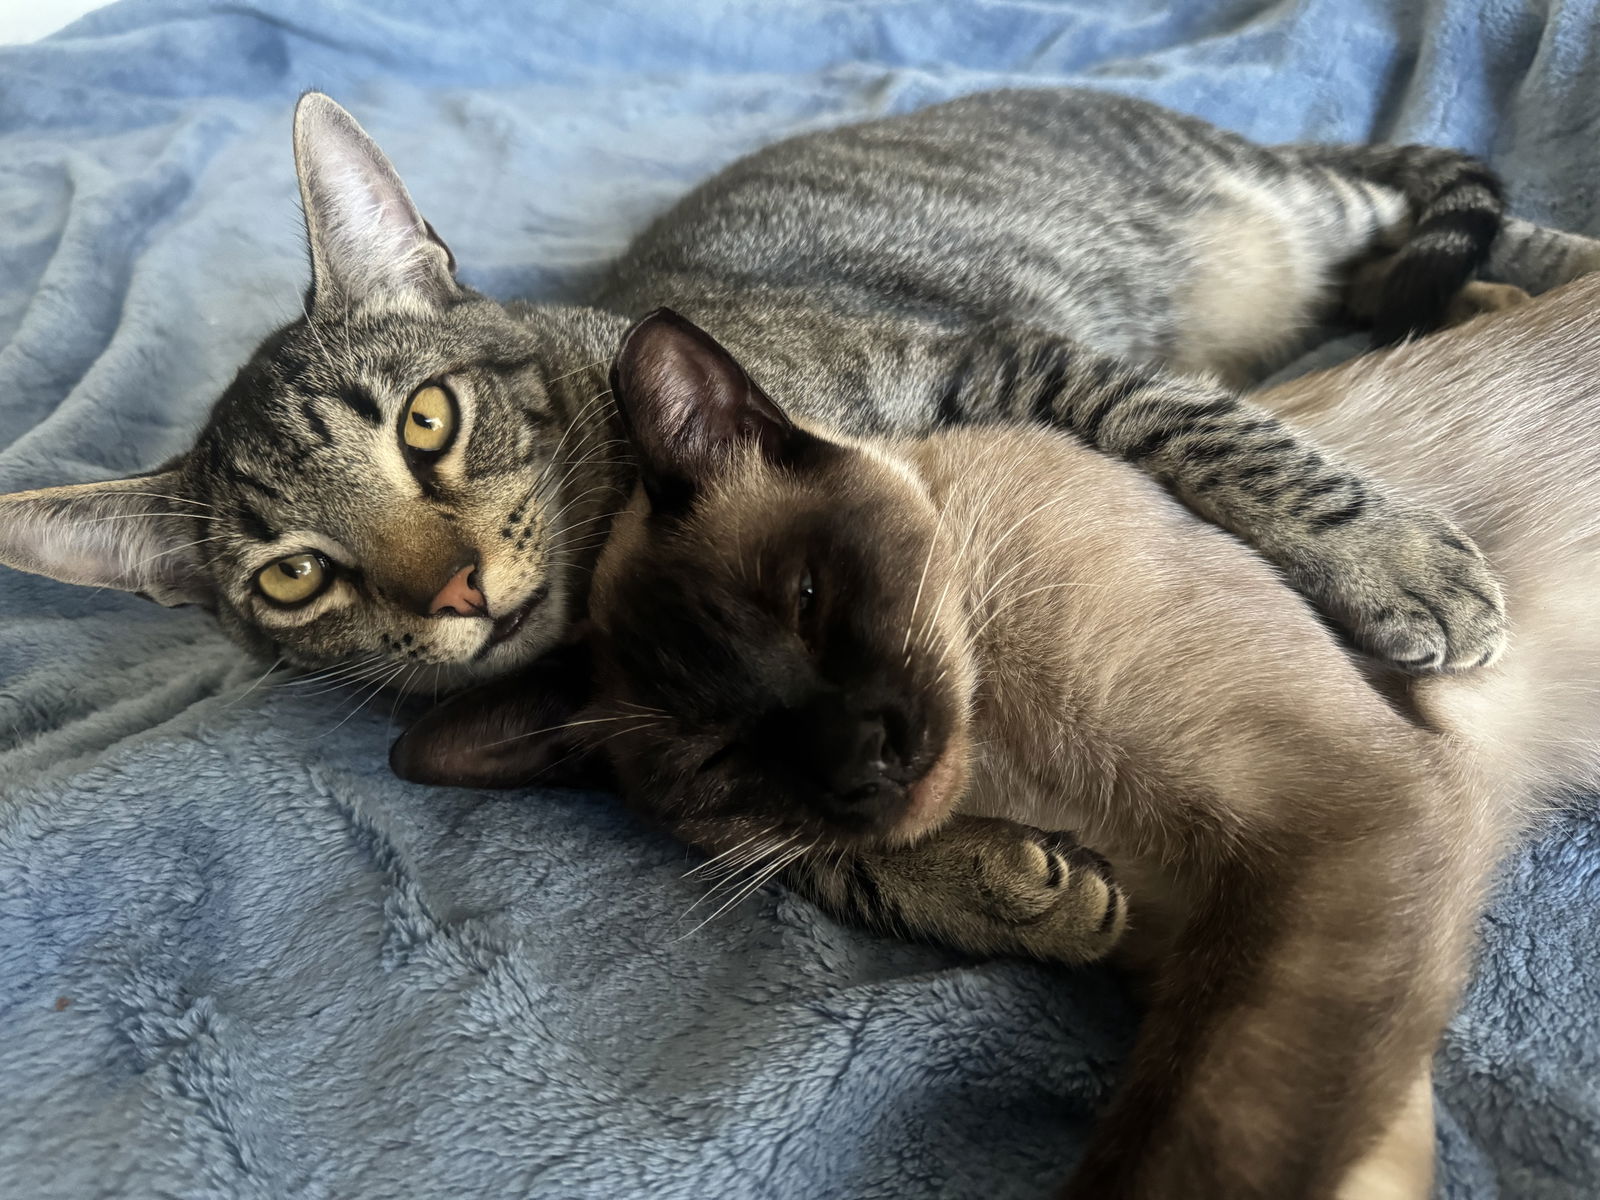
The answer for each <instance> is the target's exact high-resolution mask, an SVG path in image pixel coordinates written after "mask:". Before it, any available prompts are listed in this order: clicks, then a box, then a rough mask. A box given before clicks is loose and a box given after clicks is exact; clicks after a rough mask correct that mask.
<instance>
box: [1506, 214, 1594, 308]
mask: <svg viewBox="0 0 1600 1200" xmlns="http://www.w3.org/2000/svg"><path fill="white" fill-rule="evenodd" d="M1487 271H1488V274H1489V276H1490V277H1491V278H1493V279H1497V280H1500V281H1501V282H1503V283H1510V284H1515V285H1516V286H1517V287H1520V288H1525V289H1526V290H1528V291H1530V292H1533V293H1534V294H1535V295H1537V294H1538V293H1540V292H1547V291H1549V290H1550V289H1551V288H1553V287H1559V286H1560V285H1561V284H1563V283H1569V282H1571V281H1572V280H1574V279H1576V278H1578V277H1579V276H1580V275H1587V274H1589V272H1591V271H1600V239H1596V238H1592V237H1584V236H1583V235H1582V234H1580V233H1567V232H1565V231H1563V230H1560V229H1546V228H1544V227H1543V226H1541V225H1535V224H1533V223H1532V222H1529V221H1522V220H1518V219H1516V218H1514V217H1513V218H1510V219H1508V220H1507V221H1506V223H1505V227H1504V228H1503V229H1501V231H1500V236H1499V237H1498V238H1497V239H1495V243H1494V249H1493V251H1491V253H1490V255H1489V265H1488V269H1487Z"/></svg>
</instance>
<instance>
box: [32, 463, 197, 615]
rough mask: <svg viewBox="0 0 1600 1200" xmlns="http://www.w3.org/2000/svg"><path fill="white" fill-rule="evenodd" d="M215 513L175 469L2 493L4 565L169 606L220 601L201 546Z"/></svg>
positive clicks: (64, 581)
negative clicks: (186, 490) (190, 495)
mask: <svg viewBox="0 0 1600 1200" xmlns="http://www.w3.org/2000/svg"><path fill="white" fill-rule="evenodd" d="M209 517H210V510H209V509H208V508H207V507H206V506H205V505H203V504H200V503H198V502H196V501H193V500H188V499H184V498H183V491H182V488H181V484H180V481H179V479H178V476H177V472H175V471H164V472H162V473H160V474H156V475H140V476H135V477H134V478H132V479H113V480H110V481H108V482H106V483H83V484H76V485H72V486H68V487H53V488H41V489H39V490H38V491H33V492H14V493H12V494H11V495H9V496H0V564H3V565H5V566H8V567H15V568H16V569H17V570H19V571H28V572H31V573H32V574H34V575H48V576H49V577H50V578H52V579H59V580H61V582H63V583H78V584H84V585H86V586H88V587H107V588H120V589H121V590H123V591H127V592H138V593H140V594H141V595H145V596H148V597H149V598H150V599H152V600H156V601H158V602H160V603H162V604H166V605H169V606H171V605H177V604H202V605H206V606H207V607H209V606H211V604H212V603H213V597H212V591H211V587H210V584H209V582H208V581H207V579H206V577H205V574H204V571H203V570H202V568H201V564H200V559H199V556H198V555H197V554H196V553H195V550H196V546H195V545H194V543H195V541H196V539H197V538H203V537H205V536H206V533H205V527H206V526H207V525H209V523H210V521H209Z"/></svg>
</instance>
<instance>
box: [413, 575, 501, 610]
mask: <svg viewBox="0 0 1600 1200" xmlns="http://www.w3.org/2000/svg"><path fill="white" fill-rule="evenodd" d="M488 607H489V605H488V602H487V601H485V600H484V598H483V593H482V592H480V591H479V590H478V568H476V567H462V568H461V570H459V571H457V572H456V573H455V574H454V575H452V576H450V582H449V583H447V584H445V585H444V586H443V587H442V588H440V589H439V594H438V595H437V596H435V597H434V598H433V603H432V604H430V605H429V606H428V615H429V616H430V617H437V616H438V615H439V614H440V613H443V612H453V613H455V614H456V616H458V617H475V616H478V615H480V614H482V613H484V612H486V611H487V610H488Z"/></svg>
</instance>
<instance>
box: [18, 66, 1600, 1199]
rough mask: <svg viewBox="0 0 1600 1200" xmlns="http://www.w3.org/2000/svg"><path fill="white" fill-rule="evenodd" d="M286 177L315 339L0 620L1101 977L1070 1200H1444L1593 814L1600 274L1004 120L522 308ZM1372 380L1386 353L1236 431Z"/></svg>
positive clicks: (54, 558) (348, 136)
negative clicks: (270, 691) (26, 621)
mask: <svg viewBox="0 0 1600 1200" xmlns="http://www.w3.org/2000/svg"><path fill="white" fill-rule="evenodd" d="M294 148H295V159H296V165H297V169H298V174H299V180H300V186H301V194H302V201H303V206H304V210H305V216H306V224H307V231H308V235H309V242H310V248H311V267H312V282H311V287H310V290H309V292H308V294H307V297H306V305H305V313H304V315H303V317H301V318H300V319H297V320H295V321H293V322H291V323H290V324H288V325H286V326H285V327H283V328H282V329H279V330H278V331H276V332H275V333H273V334H272V335H271V336H270V337H268V338H267V339H266V341H264V342H263V343H262V345H261V346H260V347H259V349H258V350H257V351H256V353H255V354H254V355H253V356H252V358H251V359H250V361H249V362H247V363H246V364H245V365H244V366H243V367H242V368H241V370H240V371H239V373H238V375H237V377H236V378H235V379H234V381H233V382H232V384H231V385H230V386H229V387H228V388H227V389H226V391H225V392H224V393H223V395H222V396H221V398H220V399H219V400H218V401H217V404H216V406H215V407H214V409H213V411H212V413H211V415H210V417H209V419H208V420H207V422H206V424H205V426H204V427H203V428H202V429H201V431H200V432H199V434H198V436H197V438H196V440H195V443H194V445H193V447H192V448H191V449H190V450H189V451H188V452H186V453H184V454H183V455H181V456H180V457H179V458H177V459H175V460H174V461H172V462H169V463H167V464H165V465H164V466H162V467H159V468H157V469H155V470H153V471H151V472H149V473H147V474H143V475H139V476H134V477H131V478H128V479H122V480H113V481H109V482H105V483H98V484H83V485H70V486H64V487H58V488H47V489H43V490H39V491H33V492H25V493H18V494H14V495H11V496H6V497H0V562H4V563H6V564H8V565H10V566H13V567H16V568H19V569H22V570H27V571H33V572H36V573H40V574H46V575H51V576H54V577H56V578H58V579H61V580H63V581H66V582H69V583H76V584H83V585H88V586H101V587H104V586H112V587H121V588H125V589H128V590H131V591H136V592H140V593H143V594H145V595H148V596H150V597H152V598H154V599H156V600H158V601H161V602H162V603H167V604H184V603H193V604H201V605H204V606H205V607H207V608H208V609H210V610H211V611H212V612H214V613H215V614H216V617H217V620H218V621H219V623H220V624H221V625H222V627H223V628H224V629H226V630H227V631H228V632H229V633H230V634H231V635H232V636H233V637H235V638H236V639H237V640H238V642H239V643H240V644H241V645H242V646H243V647H244V648H245V649H247V650H248V651H250V652H252V653H255V654H258V655H260V656H262V657H263V659H264V660H265V661H268V662H278V663H281V664H285V665H287V666H289V667H291V668H295V669H300V670H304V671H313V672H323V673H325V677H326V678H328V679H329V680H337V679H359V680H361V681H363V682H364V683H365V684H366V685H368V686H371V687H374V688H376V687H379V686H387V687H392V688H395V689H400V690H406V689H416V688H421V687H428V688H434V687H442V688H446V689H450V690H454V691H456V693H457V694H456V695H455V696H454V697H453V698H451V699H449V700H446V701H445V702H444V703H443V704H441V705H440V706H438V707H437V708H436V709H435V710H434V711H432V712H431V713H429V714H428V715H427V716H425V717H423V718H422V720H421V721H420V722H418V723H417V724H416V725H415V726H414V727H413V728H412V729H410V730H409V731H408V732H407V733H406V734H405V735H404V736H403V737H402V738H401V740H400V741H399V742H398V743H397V744H396V746H395V748H394V751H393V754H392V762H393V764H394V766H395V768H396V770H397V771H398V772H399V773H400V774H401V775H403V776H405V777H407V778H411V779H415V780H420V781H424V782H439V783H450V784H457V785H462V784H465V785H477V786H499V787H517V786H524V785H528V784H532V783H536V782H542V783H550V782H571V783H584V784H595V783H603V784H605V785H607V786H611V787H614V788H616V789H618V790H620V791H621V792H622V793H623V795H624V796H625V797H627V798H628V800H629V801H630V802H631V803H633V804H634V805H635V806H636V807H637V808H638V809H639V810H640V811H641V812H642V813H644V814H645V815H646V816H648V817H649V818H650V819H652V820H654V821H656V822H658V823H660V824H661V825H663V826H665V827H666V828H668V829H670V830H671V831H672V832H674V833H675V834H676V835H678V836H680V837H682V838H684V839H685V840H687V841H688V842H690V843H692V844H694V845H696V846H698V847H700V848H702V849H703V850H704V851H706V852H707V853H708V854H711V855H713V856H714V857H715V859H716V861H717V862H719V863H721V864H723V865H725V866H727V867H729V868H730V869H733V870H735V871H738V872H742V873H744V875H745V876H746V877H747V886H751V887H754V886H757V885H758V884H759V882H760V881H762V880H765V879H767V878H782V879H783V880H784V882H786V883H787V884H788V885H789V886H791V887H793V888H794V889H795V890H797V891H799V892H801V893H802V894H804V895H806V896H808V897H810V898H812V899H814V900H815V901H816V902H817V903H819V904H820V905H822V906H823V907H825V908H827V909H828V910H830V911H832V912H834V913H836V914H837V915H839V916H840V917H841V918H843V919H846V920H851V921H855V922H860V923H866V924H869V925H872V926H875V927H878V928H881V929H884V930H886V931H889V932H893V933H896V934H900V935H903V936H908V937H917V938H923V939H931V940H935V941H939V942H943V943H946V944H949V945H952V946H955V947H957V948H960V949H963V950H967V951H971V952H975V953H980V954H997V953H998V954H1007V953H1010V954H1023V955H1029V956H1033V957H1036V958H1040V959H1044V960H1050V961H1058V962H1068V963H1083V962H1089V961H1094V960H1099V959H1105V958H1111V959H1112V960H1113V961H1118V962H1121V963H1122V964H1124V965H1126V966H1127V967H1128V968H1129V969H1130V970H1132V971H1134V972H1135V973H1136V975H1137V977H1138V978H1139V979H1140V980H1141V981H1142V986H1143V988H1144V991H1145V996H1146V1001H1147V1012H1146V1015H1145V1018H1144V1021H1143V1024H1142V1026H1141V1032H1140V1036H1139V1040H1138V1043H1137V1045H1136V1047H1135V1049H1134V1051H1133V1053H1132V1056H1131V1060H1130V1061H1129V1063H1128V1064H1127V1068H1126V1072H1125V1079H1124V1081H1123V1083H1122V1085H1121V1087H1120V1089H1119V1091H1118V1093H1117V1095H1116V1097H1115V1098H1114V1100H1113V1102H1112V1103H1111V1105H1110V1107H1109V1108H1108V1110H1107V1111H1106V1113H1105V1114H1104V1115H1103V1117H1102V1119H1101V1121H1100V1122H1099V1124H1098V1126H1097V1128H1096V1132H1095V1134H1094V1136H1093V1138H1092V1140H1091V1144H1090V1147H1089V1150H1088V1152H1087V1154H1086V1156H1085V1157H1084V1159H1083V1160H1082V1161H1081V1162H1080V1163H1078V1164H1077V1166H1076V1167H1075V1169H1072V1170H1070V1171H1069V1170H1068V1169H1067V1168H1066V1166H1065V1165H1064V1167H1063V1179H1062V1181H1061V1182H1062V1184H1063V1185H1064V1186H1065V1188H1066V1191H1065V1194H1066V1195H1068V1196H1074V1197H1077V1196H1083V1197H1089V1196H1093V1197H1151V1198H1155V1197H1163V1198H1165V1197H1179V1196H1181V1197H1186V1198H1187V1197H1228V1198H1230V1200H1232V1198H1239V1197H1262V1198H1268V1197H1270V1198H1272V1200H1281V1198H1284V1197H1341V1198H1344V1200H1358V1198H1361V1200H1365V1198H1380V1197H1390V1196H1393V1197H1417V1196H1423V1195H1426V1194H1427V1193H1428V1191H1429V1187H1430V1180H1431V1172H1432V1161H1433V1148H1432V1147H1433V1141H1432V1138H1433V1128H1432V1110H1431V1100H1430V1095H1431V1093H1430V1088H1429V1062H1430V1058H1431V1054H1432V1051H1433V1048H1434V1046H1435V1044H1436V1042H1437V1039H1438V1037H1439V1034H1440V1031H1441V1029H1442V1027H1443V1024H1444V1022H1445V1021H1446V1020H1447V1018H1448V1016H1449V1013H1450V1011H1451V1008H1452V1005H1453V1004H1454V1002H1455V1000H1456V997H1457V994H1458V992H1459V990H1460V988H1461V986H1462V982H1463V979H1464V976H1465V974H1466V972H1467V970H1468V969H1469V966H1470V961H1471V951H1472V944H1471V943H1472V931H1473V927H1474V922H1475V918H1476V916H1477V913H1478V911H1479V909H1480V907H1481V905H1482V902H1483V899H1484V896H1485V893H1486V891H1487V889H1488V887H1489V886H1490V884H1491V883H1492V880H1493V873H1494V868H1495V864H1496V862H1497V861H1498V859H1499V857H1500V856H1501V855H1502V854H1503V853H1504V851H1505V850H1506V848H1507V847H1508V846H1509V845H1510V844H1511V843H1512V842H1513V841H1514V839H1516V838H1517V837H1518V836H1520V835H1521V834H1523V833H1524V832H1525V831H1526V830H1527V829H1528V828H1529V827H1530V825H1531V824H1532V822H1533V821H1534V820H1535V819H1536V817H1537V814H1538V812H1539V811H1540V810H1541V809H1542V808H1544V807H1547V806H1549V805H1551V804H1553V803H1555V802H1557V801H1559V799H1560V798H1561V796H1562V795H1564V794H1566V793H1568V792H1570V791H1571V790H1573V789H1577V788H1582V787H1585V786H1588V785H1591V784H1592V783H1594V782H1596V775H1597V770H1596V768H1597V757H1600V756H1597V750H1596V743H1595V740H1594V738H1593V736H1592V734H1593V730H1594V728H1595V725H1596V721H1595V716H1596V709H1597V708H1600V672H1597V671H1596V670H1595V669H1594V668H1595V665H1596V660H1597V659H1600V627H1597V623H1596V620H1595V618H1594V617H1593V616H1591V615H1590V610H1591V608H1592V605H1591V604H1590V603H1589V597H1590V595H1591V594H1592V592H1593V590H1594V589H1593V587H1592V583H1593V582H1594V581H1595V580H1596V576H1597V575H1600V556H1597V553H1596V551H1595V549H1594V539H1595V532H1596V530H1595V526H1596V524H1597V521H1600V498H1597V496H1596V488H1595V486H1594V483H1595V481H1596V479H1597V478H1600V448H1597V447H1596V439H1595V438H1594V437H1593V436H1592V435H1591V432H1590V425H1591V419H1590V407H1591V406H1590V404H1589V392H1590V391H1591V390H1592V381H1593V380H1595V379H1596V378H1597V375H1600V372H1597V370H1596V366H1595V361H1594V359H1595V355H1596V354H1597V352H1600V321H1597V317H1596V305H1597V302H1600V285H1597V284H1596V282H1595V280H1594V277H1590V278H1589V279H1580V278H1579V277H1580V276H1583V275H1584V274H1585V272H1587V271H1590V270H1593V269H1594V268H1596V267H1600V243H1596V242H1594V241H1591V240H1589V239H1586V238H1582V237H1578V236H1575V235H1571V234H1565V233H1561V232H1557V231H1554V230H1548V229H1542V228H1537V227H1534V226H1531V225H1528V224H1526V223H1524V222H1520V221H1517V220H1514V219H1510V218H1508V217H1506V216H1505V214H1504V201H1503V198H1502V193H1501V188H1500V185H1499V183H1498V181H1497V180H1496V179H1495V178H1494V176H1493V175H1492V174H1491V173H1489V172H1488V171H1487V170H1486V169H1485V168H1484V167H1483V166H1482V165H1481V164H1479V163H1477V162H1475V161H1474V160H1472V159H1470V158H1468V157H1465V156H1463V155H1460V154H1457V153H1455V152H1452V151H1448V150H1440V149H1431V148H1426V147H1328V146H1315V145H1297V146H1286V147H1263V146H1257V145H1253V144H1251V143H1249V142H1246V141H1244V140H1243V139H1240V138H1237V137H1235V136H1233V135H1231V134H1228V133H1226V132H1223V131H1220V130H1217V129H1215V128H1212V127H1210V126H1207V125H1205V124H1203V123H1201V122H1199V121H1195V120H1192V119H1189V118H1186V117H1182V116H1179V115H1177V114H1175V113H1171V112H1167V111H1165V110H1161V109H1158V108H1155V107H1153V106H1150V105H1147V104H1144V103H1141V102H1138V101H1133V100H1129V99H1125V98H1120V97H1115V96H1111V95H1106V94H1101V93H1095V92H1088V91H1077V90H1039V91H1009V92H994V93H985V94H978V95H974V96H970V97H967V98H964V99H961V100H957V101H954V102H951V103H948V104H945V105H941V106H938V107H935V108H931V109H927V110H924V111H921V112H918V113H913V114H910V115H907V116H898V117H891V118H887V119H884V120H881V121H876V122H871V123H868V124H865V125H857V126H850V127H845V128H842V129H836V130H831V131H825V132H821V133H815V134H810V135H807V136H804V137H800V138H796V139H793V140H790V141H788V142H783V143H779V144H777V145H775V146H772V147H769V148H767V149H765V150H763V151H760V152H758V153H756V154H754V155H752V156H750V157H748V158H746V159H743V160H741V161H740V162H737V163H735V164H734V165H733V166H731V167H729V168H728V169H726V170H725V171H724V172H722V173H721V174H720V175H718V176H717V177H716V178H714V179H713V180H711V181H710V182H708V183H707V184H705V185H703V186H702V187H701V188H699V189H698V190H696V191H694V192H692V193H691V194H690V195H689V196H688V197H687V198H685V199H684V200H683V201H682V202H681V203H680V204H679V205H677V206H676V207H675V208H674V209H672V210H671V211H670V212H668V213H667V214H665V215H664V216H663V217H661V218H660V219H659V220H658V221H657V222H656V223H655V224H654V225H652V226H651V227H650V228H649V229H647V230H646V231H645V232H644V233H643V234H641V235H640V237H639V238H638V239H637V240H636V241H635V242H634V244H633V245H632V247H631V248H630V249H629V250H628V251H627V252H626V253H625V254H624V255H623V256H622V258H621V259H620V260H619V261H618V262H617V263H616V264H615V265H614V267H613V269H612V270H611V271H610V273H609V274H608V276H607V277H606V278H605V279H604V280H603V281H602V282H601V283H600V284H599V285H598V286H597V288H596V289H595V292H594V295H593V297H592V303H591V304H590V305H587V306H555V305H529V304H522V303H511V304H500V303H497V302H495V301H493V300H490V299H488V298H486V297H484V296H481V295H479V294H477V293H475V292H473V291H472V290H471V289H469V288H467V287H465V286H464V285H462V284H461V283H460V282H459V281H458V280H457V279H456V276H455V263H454V260H453V258H452V256H451V254H450V252H449V250H448V249H447V248H446V246H445V244H444V242H443V241H442V240H441V239H440V237H439V236H438V234H437V233H436V232H435V231H434V230H433V228H432V227H431V226H430V225H429V224H428V223H427V222H426V221H425V220H424V219H423V217H422V216H421V214H420V213H418V212H417V210H416V208H415V207H414V205H413V204H412V202H411V200H410V197H409V195H408V194H407V192H406V189H405V186H404V184H403V183H402V182H401V180H400V178H399V176H398V175H397V174H396V172H395V170H394V168H393V167H392V165H391V164H390V163H389V162H388V160H387V159H386V158H385V157H384V156H383V154H382V153H381V152H380V151H379V150H378V148H377V147H376V146H375V145H374V144H373V143H372V141H371V140H370V139H369V138H368V137H367V136H366V134H365V133H364V132H363V131H362V130H361V129H360V127H359V126H358V125H357V124H356V122H355V121H354V120H353V119H352V118H351V117H350V115H349V114H348V113H346V112H345V111H344V110H343V109H341V108H339V107H338V106H337V105H336V104H335V103H334V102H333V101H331V100H330V99H328V98H327V97H325V96H322V95H319V94H316V93H312V94H309V95H307V96H306V97H304V98H303V99H302V101H301V103H300V105H299V108H298V109H297V112H296V117H295V125H294ZM1489 280H1495V281H1498V282H1489ZM1574 280H1576V282H1570V281H1574ZM1561 285H1565V286H1561ZM1551 289H1556V290H1555V291H1554V293H1553V294H1552V295H1549V296H1542V297H1540V298H1538V299H1535V300H1531V301H1527V302H1523V301H1525V300H1526V293H1529V292H1531V293H1542V292H1545V291H1549V290H1551ZM662 304H667V305H670V308H659V307H658V306H659V305H662ZM1490 310H1504V311H1490ZM646 314H648V315H646ZM1474 314H1481V315H1474ZM1463 320H1465V323H1464V324H1460V325H1459V327H1457V328H1451V329H1448V330H1447V331H1445V332H1442V333H1437V334H1434V335H1433V336H1430V337H1426V338H1423V339H1422V340H1408V339H1409V338H1410V337H1411V335H1413V334H1420V333H1423V332H1425V331H1428V330H1430V329H1434V328H1436V327H1439V326H1442V325H1447V324H1453V323H1456V322H1460V321H1463ZM1338 323H1346V324H1358V325H1361V326H1363V327H1367V328H1370V329H1371V330H1372V332H1373V334H1374V336H1375V338H1376V339H1377V340H1378V341H1380V342H1384V343H1401V344H1399V345H1397V346H1396V347H1395V348H1393V349H1390V350H1387V351H1384V352H1381V353H1378V354H1374V355H1371V356H1368V357H1364V358H1361V359H1357V360H1355V361H1354V362H1351V363H1349V364H1346V365H1344V366H1341V367H1338V368H1335V369H1333V370H1331V371H1327V372H1323V373H1321V374H1318V375H1314V376H1309V377H1306V378H1302V379H1300V380H1297V381H1295V382H1292V383H1290V384H1287V385H1283V386H1280V387H1277V388H1274V389H1272V390H1270V391H1266V392H1262V393H1256V394H1251V395H1249V396H1248V397H1247V396H1246V395H1244V394H1242V393H1241V391H1240V390H1239V389H1240V387H1242V386H1244V385H1245V384H1247V383H1249V382H1251V381H1253V380H1255V379H1258V378H1260V377H1262V376H1263V375H1265V374H1266V373H1267V372H1268V371H1270V370H1271V369H1272V368H1273V367H1275V366H1277V365H1279V364H1281V363H1283V362H1285V361H1287V360H1288V359H1289V358H1291V357H1292V356H1293V355H1294V354H1295V353H1296V351H1297V350H1299V349H1302V348H1303V347H1304V346H1305V345H1306V344H1307V343H1308V342H1309V341H1310V340H1311V339H1313V338H1314V337H1316V336H1317V331H1318V330H1319V329H1320V328H1321V327H1323V326H1325V325H1328V324H1338Z"/></svg>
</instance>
